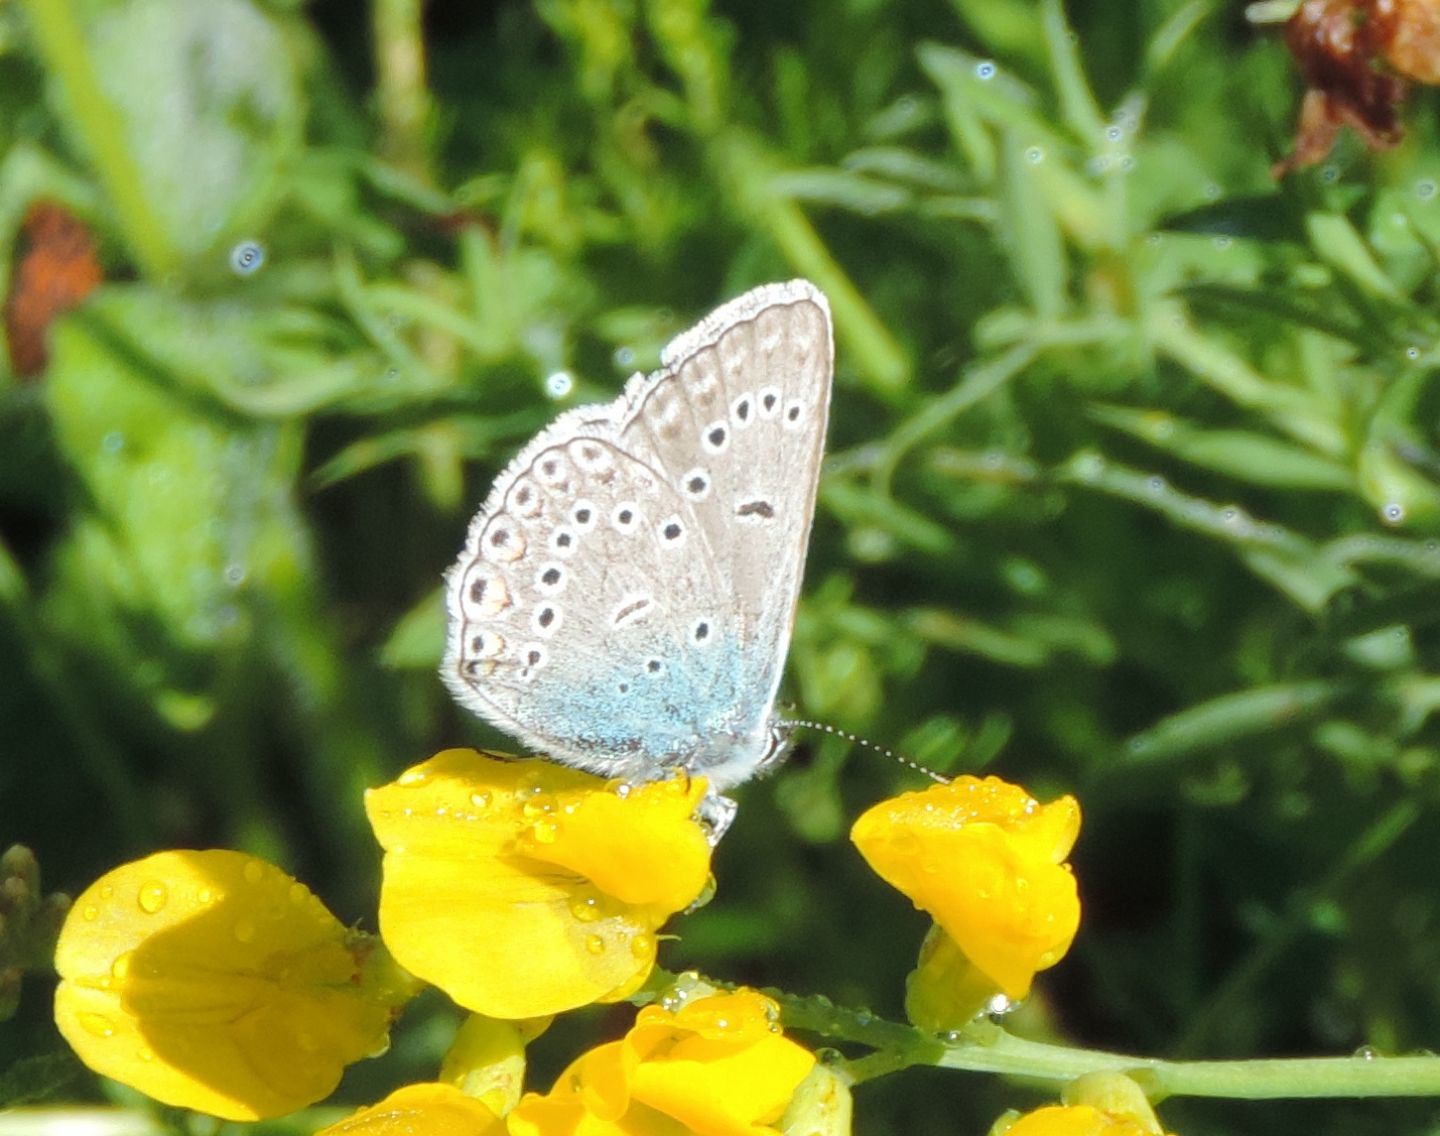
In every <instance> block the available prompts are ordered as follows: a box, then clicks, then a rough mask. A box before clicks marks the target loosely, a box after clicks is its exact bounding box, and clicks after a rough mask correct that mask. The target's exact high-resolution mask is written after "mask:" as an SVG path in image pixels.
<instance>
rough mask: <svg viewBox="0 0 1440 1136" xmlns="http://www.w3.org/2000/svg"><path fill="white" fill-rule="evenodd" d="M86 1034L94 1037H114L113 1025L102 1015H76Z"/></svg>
mask: <svg viewBox="0 0 1440 1136" xmlns="http://www.w3.org/2000/svg"><path fill="white" fill-rule="evenodd" d="M76 1016H77V1017H78V1018H79V1020H80V1025H81V1026H82V1027H83V1028H84V1030H85V1032H86V1033H90V1034H94V1035H95V1036H96V1037H114V1036H115V1023H114V1022H112V1021H111V1020H110V1019H109V1018H107V1017H106V1016H105V1015H104V1014H93V1013H82V1014H78V1015H76Z"/></svg>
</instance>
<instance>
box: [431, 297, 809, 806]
mask: <svg viewBox="0 0 1440 1136" xmlns="http://www.w3.org/2000/svg"><path fill="white" fill-rule="evenodd" d="M831 359H832V349H831V346H830V322H829V313H828V309H827V307H826V305H825V301H824V297H823V296H821V294H820V293H819V292H818V291H816V290H815V289H814V288H813V287H811V286H810V285H808V284H805V283H804V282H800V281H797V282H792V283H790V284H784V285H770V286H767V287H764V288H760V289H756V290H755V291H753V292H750V293H747V294H746V295H744V296H742V297H740V298H739V299H737V300H735V301H732V302H731V303H730V304H727V305H725V306H724V307H723V308H721V309H719V310H718V311H717V312H715V313H713V314H712V315H711V316H710V317H708V318H707V319H706V320H705V321H703V322H702V323H701V324H699V325H698V326H697V327H696V328H694V329H692V330H691V331H690V332H687V333H686V334H685V335H683V336H681V337H680V338H679V339H677V340H676V341H675V342H674V343H672V344H671V345H670V347H669V348H667V350H666V353H665V366H664V367H662V369H661V370H660V371H657V372H655V373H654V374H652V375H649V376H637V377H636V379H634V380H632V381H631V383H630V384H629V385H628V386H627V388H626V391H625V393H624V394H623V395H622V396H621V397H620V399H618V400H617V401H616V402H615V403H614V404H612V405H611V406H608V407H602V408H586V409H582V410H577V411H572V412H570V413H569V414H566V415H562V416H561V417H560V418H559V419H557V420H556V422H554V423H553V424H552V425H551V426H550V427H548V428H547V429H546V430H544V431H543V432H542V433H541V434H540V435H539V436H537V437H536V438H535V439H534V440H533V441H532V442H531V443H530V445H529V446H527V447H526V449H525V450H524V451H523V452H522V453H521V454H520V456H519V457H518V458H517V459H516V460H515V461H514V462H513V463H511V465H510V466H509V467H508V468H507V469H506V470H505V471H504V473H502V474H501V476H500V477H499V478H498V479H497V481H496V484H495V487H494V488H493V489H492V491H491V494H490V497H489V498H488V499H487V501H486V504H485V507H484V508H483V509H482V510H481V512H480V514H479V515H478V516H477V517H476V519H475V521H474V522H473V523H472V525H471V529H470V535H469V538H468V540H467V544H466V548H465V551H464V553H462V555H461V557H460V559H459V561H458V562H457V563H456V564H455V566H454V567H453V568H452V569H451V571H450V573H449V575H448V576H447V589H446V593H447V604H448V608H449V614H450V630H449V637H448V645H447V651H446V658H445V663H444V666H443V668H442V674H443V675H444V677H445V680H446V682H447V683H448V685H449V686H450V687H451V689H452V691H453V692H454V693H455V695H456V697H457V698H458V699H459V701H460V702H461V703H462V704H463V705H465V706H467V707H469V708H470V709H472V710H474V711H476V712H477V713H479V714H480V715H481V716H483V717H485V718H488V719H489V720H491V721H492V722H494V723H495V724H496V725H498V726H500V727H501V728H502V729H504V730H507V731H508V732H511V733H514V734H515V735H516V736H517V737H519V738H521V739H522V740H523V741H525V742H526V743H528V744H529V745H532V746H534V747H535V748H536V749H538V750H539V751H540V752H543V753H545V754H547V755H548V756H550V757H552V758H554V759H556V760H559V761H563V762H565V763H567V764H572V765H576V766H580V767H582V768H586V769H590V770H593V771H595V772H598V773H602V774H605V775H611V776H624V777H627V778H631V779H644V778H648V777H655V776H659V775H661V774H662V773H663V771H665V770H666V769H668V768H672V767H677V766H684V767H687V768H689V769H691V770H693V771H696V772H701V773H705V774H707V775H708V776H710V778H711V781H712V784H713V785H714V786H715V787H717V788H722V787H724V786H725V785H728V784H734V783H736V782H738V781H741V780H744V779H745V777H747V776H749V775H750V774H751V773H753V771H754V768H755V766H756V765H757V764H758V763H759V762H760V760H761V759H762V758H763V757H764V755H765V752H766V749H767V747H768V742H769V739H768V724H769V719H770V715H771V710H772V706H773V703H774V698H775V692H776V689H777V687H778V685H779V681H780V676H781V671H782V669H783V666H784V658H785V652H786V648H787V647H788V644H789V637H790V628H791V625H792V622H793V619H794V611H795V602H796V598H797V595H798V591H799V586H800V578H801V574H802V572H803V568H804V559H805V550H806V545H807V543H808V536H809V529H810V522H811V517H812V515H813V512H814V503H815V487H816V482H817V480H818V473H819V463H820V456H821V452H822V450H823V445H824V433H825V420H826V415H827V412H828V406H829V391H830V375H831Z"/></svg>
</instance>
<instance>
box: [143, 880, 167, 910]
mask: <svg viewBox="0 0 1440 1136" xmlns="http://www.w3.org/2000/svg"><path fill="white" fill-rule="evenodd" d="M139 902H140V910H141V911H143V912H145V913H146V914H148V915H158V914H159V913H160V912H161V911H163V910H165V905H166V904H167V903H169V902H170V889H169V888H168V887H166V886H165V885H164V884H163V883H161V882H160V881H159V880H151V881H149V882H148V883H145V884H141V885H140V895H139Z"/></svg>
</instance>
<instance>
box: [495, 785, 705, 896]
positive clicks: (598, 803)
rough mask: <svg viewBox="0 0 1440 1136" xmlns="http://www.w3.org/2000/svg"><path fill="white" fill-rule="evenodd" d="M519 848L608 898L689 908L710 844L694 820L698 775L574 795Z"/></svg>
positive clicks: (699, 790) (701, 879)
mask: <svg viewBox="0 0 1440 1136" xmlns="http://www.w3.org/2000/svg"><path fill="white" fill-rule="evenodd" d="M574 796H575V798H576V799H574V800H568V799H567V800H566V802H565V803H564V805H563V806H562V807H560V808H557V809H556V810H555V812H554V815H553V816H552V817H551V818H549V820H548V823H542V824H540V825H537V826H536V827H535V828H534V829H532V830H531V831H530V832H529V833H528V834H526V836H525V837H524V838H523V839H522V841H521V847H522V848H523V849H524V850H525V851H526V852H527V853H529V854H530V855H531V856H533V857H535V859H537V860H542V861H545V862H547V863H551V864H555V865H557V866H559V867H563V868H569V869H570V870H571V871H573V872H574V873H575V874H576V875H579V876H583V877H585V878H586V879H588V880H589V881H590V882H591V883H593V884H594V885H595V886H596V887H597V888H599V889H600V890H601V891H602V892H604V893H605V894H606V895H608V896H612V897H614V898H615V899H618V900H620V901H621V902H622V903H627V904H631V905H634V906H644V907H656V908H659V909H661V910H663V911H664V912H665V913H666V914H669V913H671V912H675V911H679V910H681V909H682V908H684V907H688V906H689V905H690V904H691V903H693V902H694V901H695V899H696V898H697V897H698V896H699V895H700V892H701V891H702V890H703V889H704V887H705V881H706V878H707V876H708V875H709V872H710V843H709V841H708V840H706V838H705V833H704V831H703V830H702V829H701V828H700V826H699V825H698V824H695V823H694V822H693V821H692V820H691V818H692V817H693V816H694V815H695V808H696V806H697V805H698V804H699V803H700V800H701V798H702V797H704V796H705V781H704V779H703V778H694V779H691V778H684V777H681V778H677V779H674V780H670V781H652V782H649V783H647V784H644V785H637V786H634V787H632V788H630V789H629V790H628V791H627V793H626V795H625V796H623V797H621V796H619V795H618V794H616V793H609V792H603V793H598V792H589V793H585V794H584V795H579V794H575V795H574Z"/></svg>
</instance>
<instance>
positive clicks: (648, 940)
mask: <svg viewBox="0 0 1440 1136" xmlns="http://www.w3.org/2000/svg"><path fill="white" fill-rule="evenodd" d="M630 953H631V954H632V955H634V956H635V957H636V958H637V959H648V958H654V957H655V936H654V935H647V934H644V933H643V932H642V933H641V934H639V935H636V936H634V938H632V939H631V940H630Z"/></svg>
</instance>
